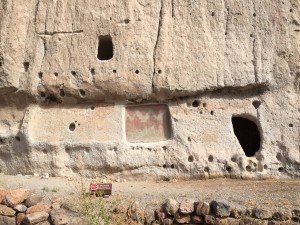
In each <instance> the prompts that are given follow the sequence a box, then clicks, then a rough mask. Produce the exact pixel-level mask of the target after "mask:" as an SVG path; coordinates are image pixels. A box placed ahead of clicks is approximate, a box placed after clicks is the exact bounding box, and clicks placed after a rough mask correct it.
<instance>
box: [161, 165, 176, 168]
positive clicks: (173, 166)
mask: <svg viewBox="0 0 300 225" xmlns="http://www.w3.org/2000/svg"><path fill="white" fill-rule="evenodd" d="M162 167H163V168H164V169H167V168H168V167H169V166H168V165H167V164H164V165H163V166H162ZM170 168H171V169H175V165H174V164H171V165H170Z"/></svg>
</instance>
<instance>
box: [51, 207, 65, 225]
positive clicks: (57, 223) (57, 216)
mask: <svg viewBox="0 0 300 225" xmlns="http://www.w3.org/2000/svg"><path fill="white" fill-rule="evenodd" d="M50 216H51V221H52V223H53V225H65V224H68V222H69V218H68V217H67V214H66V211H65V210H64V209H57V210H51V212H50Z"/></svg>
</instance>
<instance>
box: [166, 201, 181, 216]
mask: <svg viewBox="0 0 300 225" xmlns="http://www.w3.org/2000/svg"><path fill="white" fill-rule="evenodd" d="M165 209H166V212H167V213H168V214H169V215H175V214H176V213H177V212H178V209H179V203H178V202H177V201H176V200H175V199H172V198H169V199H167V200H166V204H165Z"/></svg>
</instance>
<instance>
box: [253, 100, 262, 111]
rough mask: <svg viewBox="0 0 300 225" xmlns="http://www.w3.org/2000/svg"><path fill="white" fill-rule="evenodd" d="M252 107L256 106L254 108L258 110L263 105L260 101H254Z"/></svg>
mask: <svg viewBox="0 0 300 225" xmlns="http://www.w3.org/2000/svg"><path fill="white" fill-rule="evenodd" d="M252 105H253V106H254V108H256V109H258V107H259V106H260V105H261V102H260V101H257V100H254V101H253V102H252Z"/></svg>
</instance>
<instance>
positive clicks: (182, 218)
mask: <svg viewBox="0 0 300 225" xmlns="http://www.w3.org/2000/svg"><path fill="white" fill-rule="evenodd" d="M174 219H175V222H176V223H190V222H191V215H186V214H180V213H176V215H175V218H174Z"/></svg>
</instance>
